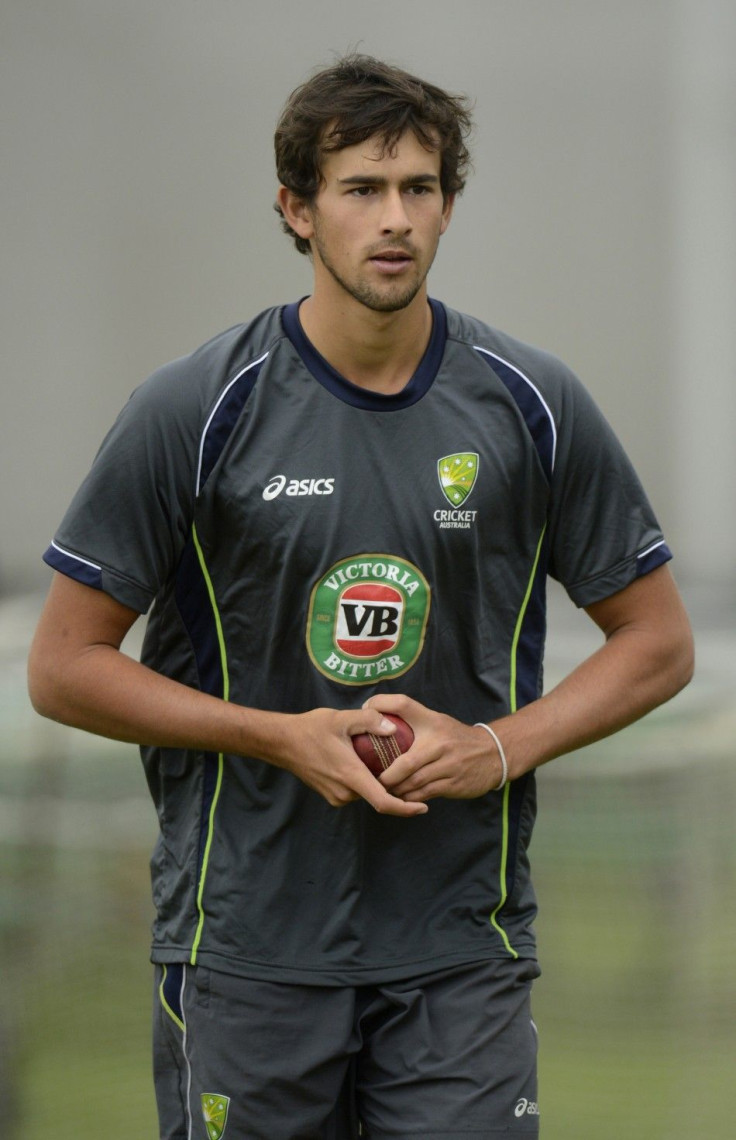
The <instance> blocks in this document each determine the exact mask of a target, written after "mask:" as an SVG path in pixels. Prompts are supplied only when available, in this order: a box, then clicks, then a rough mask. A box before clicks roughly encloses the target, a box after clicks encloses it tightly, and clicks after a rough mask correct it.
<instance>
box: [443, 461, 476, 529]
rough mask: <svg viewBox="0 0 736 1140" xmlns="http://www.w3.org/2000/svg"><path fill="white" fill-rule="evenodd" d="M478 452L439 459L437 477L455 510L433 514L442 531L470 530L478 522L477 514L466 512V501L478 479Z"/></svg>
mask: <svg viewBox="0 0 736 1140" xmlns="http://www.w3.org/2000/svg"><path fill="white" fill-rule="evenodd" d="M478 463H479V457H478V453H477V452H475V451H458V452H457V453H456V454H455V455H445V456H443V458H442V459H438V460H437V477H438V479H439V481H440V487H441V488H442V494H443V495H444V496H445V498H446V499H447V501H448V503H449V504H450V506H451V507H452V509H451V510H449V511H448V510H440V511H435V512H434V518H435V522H438V523H439V524H440V527H441V528H453V529H461V530H469V529H470V525H471V523H473V522H475V516H476V515H477V514H478V512H477V511H469V510H465V509H464V503H465V500H466V499H467V498H468V496H469V495H470V493H471V491H472V490H473V487H474V486H475V481H476V479H477V478H478Z"/></svg>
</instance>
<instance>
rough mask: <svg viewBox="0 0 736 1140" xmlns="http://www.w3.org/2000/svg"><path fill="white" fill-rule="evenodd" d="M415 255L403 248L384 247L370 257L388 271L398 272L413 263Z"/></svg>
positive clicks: (374, 262) (370, 259)
mask: <svg viewBox="0 0 736 1140" xmlns="http://www.w3.org/2000/svg"><path fill="white" fill-rule="evenodd" d="M413 260H414V259H413V257H412V256H411V254H410V253H407V252H406V250H403V249H383V250H380V251H379V252H378V253H374V254H372V255H371V257H370V258H369V261H371V262H373V264H374V265H375V266H377V268H379V269H381V270H383V271H384V272H387V273H398V272H399V271H400V270H402V269H404V268H406V266H407V265H411V263H412V261H413Z"/></svg>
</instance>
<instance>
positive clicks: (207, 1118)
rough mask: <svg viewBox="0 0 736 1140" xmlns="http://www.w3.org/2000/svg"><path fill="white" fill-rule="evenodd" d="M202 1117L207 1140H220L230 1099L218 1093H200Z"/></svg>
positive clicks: (223, 1132)
mask: <svg viewBox="0 0 736 1140" xmlns="http://www.w3.org/2000/svg"><path fill="white" fill-rule="evenodd" d="M201 1101H202V1116H203V1117H204V1126H205V1129H206V1132H207V1135H208V1136H209V1140H221V1137H222V1136H223V1135H224V1134H225V1127H226V1125H227V1112H228V1109H229V1108H230V1097H229V1096H221V1095H220V1093H202V1096H201Z"/></svg>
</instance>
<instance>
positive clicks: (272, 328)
mask: <svg viewBox="0 0 736 1140" xmlns="http://www.w3.org/2000/svg"><path fill="white" fill-rule="evenodd" d="M281 312H282V306H279V305H277V306H273V307H271V308H268V309H264V310H263V311H262V312H260V313H259V314H258V315H257V316H256V317H253V318H252V320H250V321H244V322H242V323H240V324H237V325H232V326H231V327H230V328H227V329H225V330H223V331H222V332H219V333H217V334H216V335H215V336H213V337H210V339H209V340H207V341H205V342H204V344H201V345H200V346H199V347H198V348H195V349H194V350H193V351H192V352H190V353H188V354H187V355H185V356H180V357H178V358H177V359H176V360H172V361H170V362H169V363H168V364H165V365H164V366H163V367H162V368H159V369H158V370H157V373H155V374H154V375H160V374H164V375H166V374H171V373H175V374H178V375H179V376H182V375H187V376H190V377H191V378H193V379H194V378H196V379H198V380H199V381H200V382H202V383H207V382H209V383H210V384H214V385H215V387H217V386H218V385H219V384H221V383H223V382H224V383H229V381H230V380H231V379H233V378H234V377H235V376H236V375H237V374H238V372H239V371H240V370H242V369H243V368H248V367H252V366H253V365H254V364H255V363H256V362H258V361H259V360H261V359H263V358H265V357H266V356H268V354H269V352H270V351H271V350H272V348H273V347H274V345H275V344H276V343H277V342H278V341H279V340H280V339H282V338H283V337H284V336H285V333H284V328H283V325H282V322H281Z"/></svg>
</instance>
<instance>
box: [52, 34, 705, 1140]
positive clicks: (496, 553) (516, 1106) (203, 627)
mask: <svg viewBox="0 0 736 1140" xmlns="http://www.w3.org/2000/svg"><path fill="white" fill-rule="evenodd" d="M468 129H469V118H468V114H467V110H466V107H465V104H464V101H463V100H461V99H457V98H454V97H451V96H449V95H447V94H446V93H444V92H442V91H440V90H438V89H437V88H435V87H433V86H431V85H429V84H426V83H424V82H422V81H420V80H418V79H416V78H413V77H411V76H409V75H407V74H405V73H404V72H402V71H399V70H397V69H395V68H391V67H387V66H385V65H383V64H381V63H379V62H377V61H375V60H372V59H369V58H366V57H361V56H356V57H350V58H348V59H346V60H343V61H340V62H339V63H338V64H336V65H335V66H334V67H332V68H330V69H328V70H327V71H324V72H321V73H319V74H318V75H316V76H315V77H314V78H313V79H312V80H310V81H309V82H308V83H306V84H305V85H304V86H303V87H301V88H299V89H298V90H297V91H295V92H294V94H293V95H292V96H291V98H290V100H289V102H288V104H287V107H286V109H285V111H284V113H283V116H282V118H281V121H280V123H279V126H278V130H277V133H276V154H277V168H278V175H279V179H280V182H281V186H280V189H279V192H278V201H277V208H278V210H279V212H280V213H281V215H282V218H283V223H284V226H285V228H286V229H287V231H288V232H289V233H290V234H291V235H292V237H293V238H294V240H295V242H296V245H297V248H298V249H299V250H300V251H301V252H308V253H309V254H310V256H311V258H312V261H313V265H314V289H313V292H312V294H311V296H310V297H308V298H307V299H306V300H304V301H302V302H301V303H294V304H290V305H286V306H284V307H283V308H276V309H271V310H268V311H266V312H264V313H262V314H261V315H260V316H258V317H256V318H255V320H253V321H252V322H251V323H249V324H246V325H243V326H238V327H237V328H235V329H232V330H230V331H228V332H226V333H223V334H222V335H221V336H218V337H216V338H215V339H214V340H212V341H210V342H209V343H208V344H206V345H204V346H203V347H202V348H200V349H199V350H198V351H196V352H195V353H193V354H192V355H191V356H189V357H186V358H184V359H182V360H179V361H176V362H174V363H173V364H170V365H168V366H166V367H165V368H162V369H161V370H160V371H159V372H157V373H156V374H155V375H154V376H153V377H152V378H151V379H150V380H149V381H148V382H147V383H146V384H144V385H143V386H142V387H141V388H139V389H138V390H137V391H136V392H135V393H134V395H133V397H132V398H131V400H130V402H129V404H128V406H127V407H126V408H125V409H124V410H123V412H122V413H121V415H120V417H119V419H118V421H117V423H116V424H115V426H114V427H113V429H112V431H111V432H110V434H109V435H108V437H107V438H106V440H105V442H104V443H103V445H102V448H101V450H100V452H99V455H98V457H97V459H96V461H95V464H94V466H93V468H92V471H91V472H90V475H89V476H88V478H87V480H86V481H85V483H84V484H83V486H82V487H81V489H80V491H79V492H78V494H77V497H76V498H75V500H74V502H73V503H72V505H71V507H70V509H69V511H68V513H67V515H66V517H65V519H64V521H63V523H62V526H61V528H60V530H59V532H58V534H57V537H56V539H55V541H54V543H53V544H52V546H51V547H50V549H49V551H48V552H47V555H46V559H47V561H48V562H49V563H50V565H51V566H53V567H54V568H55V570H56V571H58V572H59V573H57V574H56V576H55V580H54V582H53V584H52V588H51V591H50V594H49V599H48V602H47V605H46V608H45V611H44V614H43V616H42V618H41V622H40V625H39V629H38V632H37V635H36V638H35V641H34V645H33V648H32V653H31V659H30V679H31V692H32V696H33V700H34V703H35V705H36V707H37V708H38V710H39V711H40V712H42V713H44V714H45V715H47V716H51V717H54V718H56V719H58V720H61V721H64V722H66V723H69V724H74V725H78V726H80V727H82V728H85V729H87V730H89V731H91V732H96V733H100V734H102V735H106V736H113V737H116V738H118V739H121V740H129V741H136V742H138V743H140V744H141V745H142V746H143V748H142V754H143V760H144V764H145V768H146V774H147V778H148V782H149V785H150V789H151V793H152V795H153V798H154V801H155V803H156V807H157V810H158V813H159V818H160V824H161V836H160V840H159V843H158V845H157V848H156V851H155V853H154V857H153V862H152V869H153V888H154V898H155V902H156V907H157V920H156V923H155V927H154V941H153V951H152V957H153V961H154V962H155V963H156V969H157V979H158V981H157V1014H156V1023H155V1024H156V1027H155V1058H156V1064H155V1069H156V1074H155V1075H156V1087H157V1096H158V1102H159V1113H160V1118H161V1135H162V1136H163V1137H167V1138H177V1140H178V1138H182V1140H183V1138H184V1137H187V1138H189V1137H206V1136H209V1137H219V1136H221V1135H225V1136H232V1137H248V1138H258V1140H290V1138H296V1137H299V1138H305V1137H312V1138H323V1140H324V1138H326V1137H335V1138H336V1140H347V1138H348V1137H349V1136H352V1135H354V1134H355V1130H356V1128H357V1127H358V1125H357V1123H356V1122H357V1119H358V1118H359V1119H360V1127H361V1129H362V1134H363V1135H366V1136H369V1137H370V1138H371V1140H382V1138H388V1137H410V1136H411V1137H421V1138H422V1140H427V1138H428V1137H433V1138H435V1140H440V1138H441V1140H451V1138H457V1137H462V1136H466V1135H472V1136H474V1137H479V1138H480V1137H495V1136H500V1135H504V1136H506V1135H519V1136H535V1135H537V1129H538V1107H537V1092H536V1076H535V1062H536V1041H535V1031H534V1028H533V1024H532V1022H531V1017H530V1011H529V990H530V986H531V981H532V979H533V978H534V977H535V976H536V974H537V972H538V971H537V967H536V961H535V949H534V938H533V933H532V929H531V925H532V921H533V918H534V915H535V903H534V895H533V892H532V888H531V885H530V881H529V873H528V863H527V854H526V852H527V847H528V844H529V839H530V836H531V831H532V826H533V820H534V815H535V793H534V774H533V772H534V769H535V768H536V767H537V766H538V765H540V764H542V763H544V762H546V761H548V760H551V759H552V758H553V757H555V756H559V755H560V754H562V753H564V752H568V751H570V750H571V749H574V748H578V747H580V746H581V745H583V744H585V743H588V742H590V741H593V740H595V739H598V738H600V737H602V736H604V735H606V734H608V733H611V732H614V731H615V730H617V729H619V728H621V727H622V726H624V725H626V724H629V723H630V722H631V721H633V720H635V719H636V718H637V717H640V716H642V715H643V714H644V713H646V712H647V711H648V710H649V709H651V708H653V707H654V706H656V705H657V704H659V703H660V702H662V701H664V700H667V699H668V698H669V697H671V696H672V695H673V694H674V693H675V692H677V691H678V690H679V689H680V688H681V687H682V686H683V685H684V684H686V683H687V681H688V679H689V677H690V673H691V668H692V647H691V638H690V632H689V626H688V622H687V618H686V616H685V613H684V611H683V607H682V604H681V601H680V598H679V595H678V593H677V590H676V588H675V586H674V584H673V580H672V578H671V576H670V574H669V570H668V568H667V567H666V565H665V563H666V562H667V560H668V559H669V557H670V555H669V551H668V549H667V547H666V545H665V543H664V539H663V537H662V534H661V532H660V529H659V527H658V524H657V522H656V520H655V518H654V516H653V514H652V511H651V508H650V506H649V504H648V502H647V500H646V498H645V496H644V493H643V492H642V489H641V487H640V485H639V482H638V480H637V478H636V476H635V474H634V472H633V470H632V469H631V466H630V464H629V462H628V460H627V459H626V456H625V455H624V454H623V452H622V449H621V447H620V445H619V444H618V442H617V441H616V439H615V437H614V436H613V434H612V433H611V430H610V428H609V427H608V426H607V424H606V423H605V421H604V420H603V418H602V417H601V415H600V413H599V412H598V410H597V409H596V407H595V406H594V404H593V403H592V401H591V400H590V398H589V396H588V395H587V394H586V392H585V391H584V390H583V389H582V387H581V386H580V385H579V383H578V382H577V381H576V380H575V379H574V377H572V376H571V375H570V373H569V372H568V371H567V369H566V368H565V367H564V366H563V365H562V364H560V363H559V362H558V361H557V360H555V359H553V358H551V357H549V356H547V355H546V354H544V353H541V352H539V351H537V350H535V349H532V348H529V347H528V346H526V345H523V344H520V343H518V342H517V341H515V340H513V339H511V338H510V337H507V336H504V335H503V334H501V333H499V332H497V331H494V330H492V329H491V328H489V327H487V326H486V325H484V324H482V323H480V322H479V321H477V320H475V319H473V318H470V317H467V316H463V315H461V314H459V313H456V312H454V311H452V310H451V309H448V308H446V307H445V306H444V305H442V304H440V303H439V302H437V301H435V300H429V299H428V296H427V286H426V277H427V272H428V270H429V268H430V265H431V263H432V260H433V258H434V255H435V252H436V249H437V245H438V242H439V239H440V237H441V236H442V234H443V233H444V232H445V230H446V229H447V226H448V224H449V222H450V218H451V215H452V210H453V206H454V201H455V196H456V194H457V193H459V192H460V191H461V190H462V187H463V182H464V174H465V168H466V165H467V157H468V156H467V150H466V147H465V138H466V137H467V132H468ZM548 574H552V575H554V576H555V577H556V578H558V579H559V580H560V581H561V582H562V583H563V584H564V585H565V587H566V588H567V590H568V592H569V594H570V596H571V598H572V600H573V601H574V602H575V603H576V604H577V605H579V606H583V607H585V609H586V611H587V613H588V614H589V615H590V617H591V618H592V619H593V621H594V622H595V623H596V624H597V625H598V626H599V627H600V629H601V631H602V633H603V639H604V640H603V644H602V646H601V648H600V649H599V651H598V652H597V653H595V654H594V655H593V656H592V657H591V658H589V659H588V660H586V661H584V662H583V663H582V664H581V665H580V666H579V667H578V668H577V669H576V670H575V671H574V672H573V673H572V675H571V676H570V677H568V678H567V679H566V680H565V681H564V682H563V683H562V684H561V685H559V686H558V687H557V688H556V689H555V690H554V691H552V692H550V693H548V694H546V695H544V696H542V695H541V675H542V656H543V648H544V629H545V616H544V589H545V579H546V577H547V575H548ZM149 606H152V607H153V608H152V611H151V615H150V618H149V622H148V629H147V633H146V639H145V645H144V652H143V663H142V664H141V663H137V662H135V661H133V660H131V659H129V658H128V657H126V656H124V655H123V654H122V653H121V652H120V649H119V647H120V644H121V642H122V639H123V637H124V635H125V633H126V632H127V630H128V629H129V628H130V626H131V624H132V623H133V622H134V621H135V619H136V618H137V617H138V615H139V614H140V613H143V612H145V611H146V610H148V608H149ZM386 713H393V714H399V715H400V716H402V717H403V718H404V719H405V720H407V721H408V722H409V723H410V724H411V726H412V727H413V729H414V733H415V741H414V744H413V745H412V747H411V748H410V749H409V751H408V752H406V754H405V755H403V756H402V757H400V758H399V759H397V760H396V761H395V762H394V764H393V765H392V766H391V767H390V768H389V769H388V770H387V771H386V772H384V774H383V775H382V776H381V777H380V779H376V778H375V777H374V776H373V775H371V774H370V772H369V771H368V769H367V768H366V767H365V766H364V765H363V764H362V763H361V761H360V760H359V759H358V758H357V756H356V755H355V752H354V750H353V748H352V745H351V739H350V738H351V735H353V734H356V733H359V732H363V731H372V732H374V733H377V734H379V735H388V734H390V733H391V732H392V731H393V725H392V723H391V721H390V720H388V719H387V718H385V717H384V715H383V714H386Z"/></svg>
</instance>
